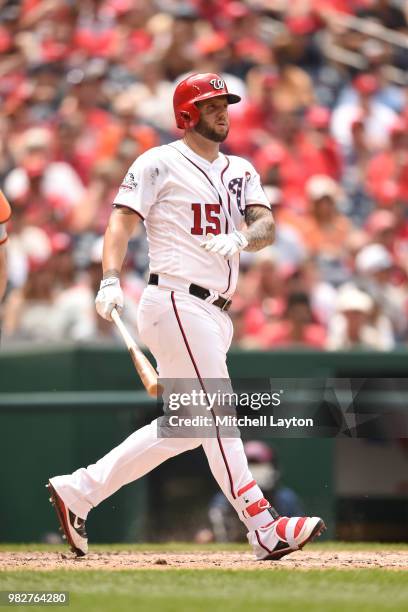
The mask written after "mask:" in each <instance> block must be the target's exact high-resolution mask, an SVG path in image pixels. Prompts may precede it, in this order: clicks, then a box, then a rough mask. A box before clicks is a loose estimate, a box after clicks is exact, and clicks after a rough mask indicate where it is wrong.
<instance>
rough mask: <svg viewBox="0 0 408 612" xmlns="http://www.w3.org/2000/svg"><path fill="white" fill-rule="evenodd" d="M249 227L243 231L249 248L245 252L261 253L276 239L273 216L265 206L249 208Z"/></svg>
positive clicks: (246, 213)
mask: <svg viewBox="0 0 408 612" xmlns="http://www.w3.org/2000/svg"><path fill="white" fill-rule="evenodd" d="M245 222H246V224H247V227H246V229H245V230H243V232H242V233H243V234H244V236H245V238H246V239H247V240H248V246H247V247H246V249H245V251H260V250H261V249H263V248H264V247H266V246H268V245H269V244H272V243H273V241H274V239H275V223H274V220H273V215H272V212H271V211H270V210H268V209H267V208H266V207H265V206H249V207H248V208H247V209H246V210H245Z"/></svg>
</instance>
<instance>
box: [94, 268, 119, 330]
mask: <svg viewBox="0 0 408 612" xmlns="http://www.w3.org/2000/svg"><path fill="white" fill-rule="evenodd" d="M95 305H96V312H97V313H98V314H99V315H100V316H101V317H102V318H103V319H106V320H107V321H112V317H111V312H112V310H113V309H114V308H116V310H117V311H118V312H119V314H120V313H121V311H122V309H123V291H122V289H121V286H120V281H119V279H118V278H117V277H116V276H109V277H108V278H104V279H103V280H102V281H101V286H100V287H99V291H98V294H97V296H96V299H95Z"/></svg>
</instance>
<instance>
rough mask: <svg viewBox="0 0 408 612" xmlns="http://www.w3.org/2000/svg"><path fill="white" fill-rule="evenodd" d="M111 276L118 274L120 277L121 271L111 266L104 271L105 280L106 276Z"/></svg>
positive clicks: (117, 276)
mask: <svg viewBox="0 0 408 612" xmlns="http://www.w3.org/2000/svg"><path fill="white" fill-rule="evenodd" d="M110 276H116V278H119V277H120V271H119V270H116V268H111V269H110V270H106V272H104V273H103V280H105V278H109V277H110Z"/></svg>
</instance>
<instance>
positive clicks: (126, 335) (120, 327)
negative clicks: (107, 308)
mask: <svg viewBox="0 0 408 612" xmlns="http://www.w3.org/2000/svg"><path fill="white" fill-rule="evenodd" d="M111 318H112V321H113V322H114V323H115V325H116V327H117V328H118V330H119V331H120V333H121V335H122V338H123V339H124V341H125V343H126V346H127V347H128V349H130V348H132V347H133V346H134V345H135V341H134V340H133V338H132V336H131V335H130V334H129V332H128V330H127V329H126V327H125V324H124V323H123V321H122V319H121V318H120V315H119V313H118V311H117V310H116V308H113V309H112V312H111Z"/></svg>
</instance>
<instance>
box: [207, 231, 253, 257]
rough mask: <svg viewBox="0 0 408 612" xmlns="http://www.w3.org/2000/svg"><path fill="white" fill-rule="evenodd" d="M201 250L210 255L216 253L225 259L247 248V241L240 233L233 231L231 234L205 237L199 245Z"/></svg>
mask: <svg viewBox="0 0 408 612" xmlns="http://www.w3.org/2000/svg"><path fill="white" fill-rule="evenodd" d="M200 246H202V247H203V249H205V250H206V251H208V252H210V253H218V254H219V255H223V257H225V258H226V259H228V258H229V257H232V256H233V255H235V254H236V253H239V252H240V251H242V250H243V249H245V247H247V246H248V240H247V239H246V238H245V236H244V234H242V232H238V231H237V230H235V231H234V232H232V233H231V234H218V236H212V235H211V237H210V235H208V236H207V240H205V241H204V242H202V243H201V245H200Z"/></svg>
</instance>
